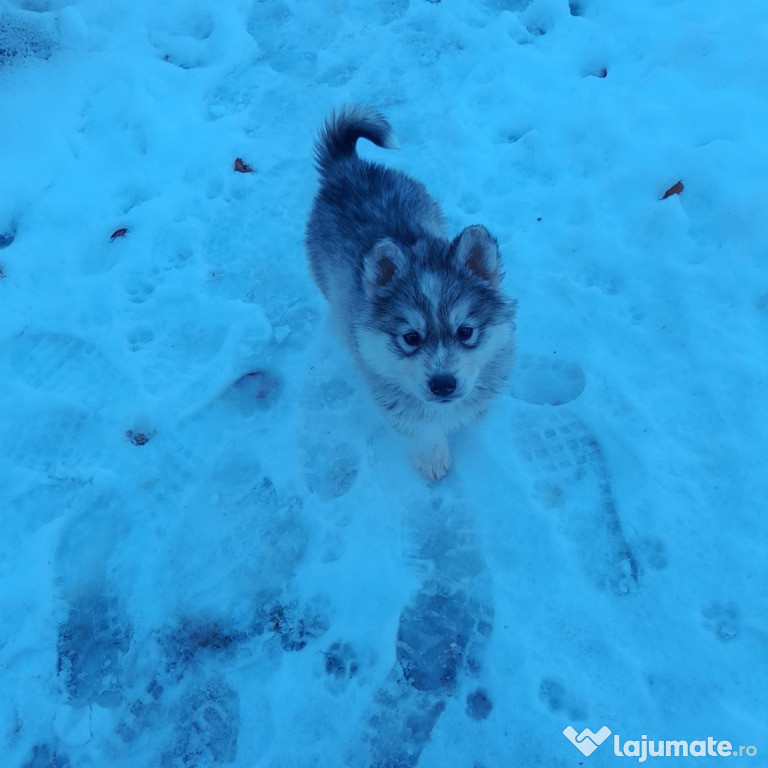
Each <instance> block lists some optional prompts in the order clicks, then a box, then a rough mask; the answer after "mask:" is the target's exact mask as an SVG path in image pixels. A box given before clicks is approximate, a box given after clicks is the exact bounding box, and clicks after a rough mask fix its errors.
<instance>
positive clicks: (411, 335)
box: [403, 331, 421, 347]
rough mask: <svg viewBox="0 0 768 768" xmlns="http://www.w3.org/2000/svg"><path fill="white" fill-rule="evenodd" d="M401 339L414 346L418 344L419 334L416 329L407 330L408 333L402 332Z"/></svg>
mask: <svg viewBox="0 0 768 768" xmlns="http://www.w3.org/2000/svg"><path fill="white" fill-rule="evenodd" d="M403 341H404V342H405V343H406V344H407V345H408V346H409V347H416V346H418V345H419V342H420V341H421V336H419V332H418V331H408V333H404V334H403Z"/></svg>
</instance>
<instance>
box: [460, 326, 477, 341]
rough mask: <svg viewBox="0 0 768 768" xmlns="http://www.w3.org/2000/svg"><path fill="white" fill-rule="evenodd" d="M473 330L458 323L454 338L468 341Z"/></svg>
mask: <svg viewBox="0 0 768 768" xmlns="http://www.w3.org/2000/svg"><path fill="white" fill-rule="evenodd" d="M474 332H475V329H474V328H470V326H468V325H460V326H459V327H458V330H457V331H456V338H457V339H458V340H459V341H469V340H470V339H471V338H472V334H473V333H474Z"/></svg>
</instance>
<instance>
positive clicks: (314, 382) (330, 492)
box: [301, 350, 366, 501]
mask: <svg viewBox="0 0 768 768" xmlns="http://www.w3.org/2000/svg"><path fill="white" fill-rule="evenodd" d="M315 360H316V361H315V363H314V365H312V366H311V367H310V370H311V373H310V374H309V376H308V377H307V379H306V381H305V384H304V389H303V392H302V394H301V406H302V408H301V411H302V416H303V419H304V423H303V425H302V435H301V443H302V446H303V449H304V450H303V463H302V466H303V471H304V482H305V483H306V485H307V488H308V489H309V490H310V492H311V493H313V494H314V495H316V496H317V497H318V498H320V499H322V500H324V501H330V500H332V499H338V498H340V497H341V496H344V495H345V494H346V493H347V492H348V491H349V490H350V489H351V488H352V486H353V485H354V484H355V481H356V480H357V477H358V473H359V468H360V462H361V453H362V452H363V450H364V445H363V444H362V443H363V441H365V439H366V435H365V433H361V430H360V429H359V424H358V423H356V422H357V418H356V417H355V415H354V413H353V410H354V405H355V403H356V402H357V401H356V399H355V397H354V395H355V391H354V389H353V387H352V385H351V384H350V383H349V382H348V381H346V380H345V379H343V378H341V377H340V376H338V375H337V374H336V373H335V371H337V370H339V369H340V368H341V367H342V366H343V363H342V362H341V361H340V360H339V359H338V358H337V357H336V356H334V355H333V354H330V353H325V354H323V350H319V351H318V352H317V353H316V358H315ZM329 361H330V362H329Z"/></svg>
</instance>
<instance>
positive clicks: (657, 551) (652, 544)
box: [640, 537, 669, 571]
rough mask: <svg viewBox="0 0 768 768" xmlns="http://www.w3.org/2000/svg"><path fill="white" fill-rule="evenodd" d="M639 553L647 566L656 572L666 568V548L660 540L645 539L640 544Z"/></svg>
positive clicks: (667, 562)
mask: <svg viewBox="0 0 768 768" xmlns="http://www.w3.org/2000/svg"><path fill="white" fill-rule="evenodd" d="M640 553H641V555H642V557H643V558H644V559H645V561H646V562H647V563H648V565H649V566H650V567H651V568H653V569H654V570H657V571H662V570H664V568H666V567H667V565H668V564H669V561H668V560H667V547H666V545H665V544H664V542H663V541H662V540H661V539H656V538H652V537H649V538H645V539H643V540H642V541H641V542H640Z"/></svg>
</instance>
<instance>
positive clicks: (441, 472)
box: [413, 438, 451, 482]
mask: <svg viewBox="0 0 768 768" xmlns="http://www.w3.org/2000/svg"><path fill="white" fill-rule="evenodd" d="M413 463H414V464H415V466H416V469H417V470H418V472H419V474H420V475H421V476H422V477H424V478H425V479H426V480H429V481H430V482H436V481H437V480H442V479H443V478H444V477H445V476H446V475H447V474H448V470H449V469H450V468H451V451H450V448H448V441H447V440H446V439H445V438H442V439H441V440H439V441H437V442H435V443H432V444H431V445H429V446H428V447H426V448H425V447H424V446H420V447H419V449H417V450H416V452H415V454H414V457H413Z"/></svg>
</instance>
